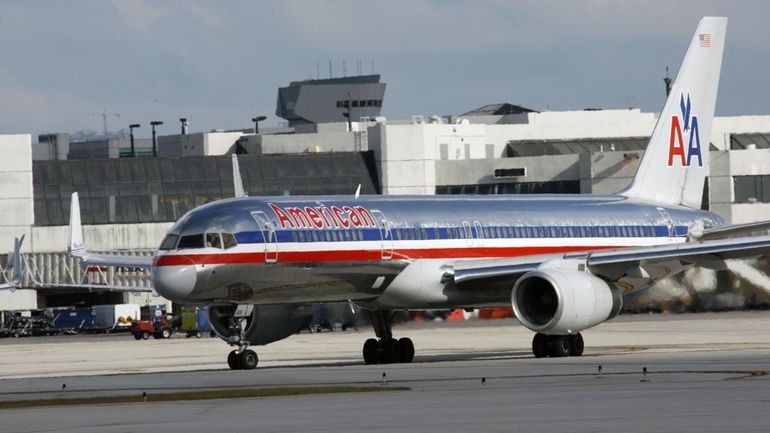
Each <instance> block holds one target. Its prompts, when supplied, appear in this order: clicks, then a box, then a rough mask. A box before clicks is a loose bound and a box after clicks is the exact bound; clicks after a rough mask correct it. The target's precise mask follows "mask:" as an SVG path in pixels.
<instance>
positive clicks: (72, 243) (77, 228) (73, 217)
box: [67, 192, 86, 257]
mask: <svg viewBox="0 0 770 433" xmlns="http://www.w3.org/2000/svg"><path fill="white" fill-rule="evenodd" d="M69 229H70V231H69V244H68V246H67V253H69V255H71V256H75V257H79V256H82V255H83V254H84V253H85V251H86V250H85V246H84V245H83V226H82V225H81V224H80V200H79V199H78V193H76V192H73V193H72V198H71V199H70V227H69Z"/></svg>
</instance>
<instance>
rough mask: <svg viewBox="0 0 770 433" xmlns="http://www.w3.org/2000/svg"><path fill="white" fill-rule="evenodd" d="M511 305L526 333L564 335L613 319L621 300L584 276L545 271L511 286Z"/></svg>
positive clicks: (575, 272) (593, 278)
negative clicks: (530, 331)
mask: <svg viewBox="0 0 770 433" xmlns="http://www.w3.org/2000/svg"><path fill="white" fill-rule="evenodd" d="M511 303H512V304H513V310H514V312H515V313H516V317H517V318H518V319H519V322H521V324H522V325H524V326H526V327H527V328H529V329H530V330H532V331H535V332H539V333H544V334H555V335H566V334H576V333H578V332H580V331H582V330H583V329H587V328H590V327H592V326H596V325H598V324H599V323H602V322H604V321H607V320H609V319H611V318H613V317H615V316H616V315H617V314H618V313H619V312H620V308H621V307H622V306H623V298H622V296H621V294H620V292H619V291H618V290H617V289H616V288H613V287H610V286H609V285H608V284H607V283H606V282H604V280H602V279H600V278H598V277H596V276H594V275H591V274H589V273H587V272H581V271H578V270H573V269H559V268H547V269H538V270H535V271H530V272H528V273H526V274H524V276H522V277H521V278H520V279H519V280H518V281H517V282H516V284H515V285H514V286H513V291H512V292H511Z"/></svg>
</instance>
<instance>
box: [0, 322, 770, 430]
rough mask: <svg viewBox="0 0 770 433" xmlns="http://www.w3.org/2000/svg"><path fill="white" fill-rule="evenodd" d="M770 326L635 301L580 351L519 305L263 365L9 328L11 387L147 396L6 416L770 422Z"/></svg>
mask: <svg viewBox="0 0 770 433" xmlns="http://www.w3.org/2000/svg"><path fill="white" fill-rule="evenodd" d="M769 329H770V312H744V313H718V314H688V315H628V316H621V317H619V318H617V319H615V320H613V321H610V322H608V323H605V324H602V325H600V326H598V327H596V328H593V329H590V330H587V331H584V333H583V335H584V338H585V342H586V351H585V354H584V355H583V356H582V357H576V358H554V359H535V358H533V357H532V355H531V354H530V349H529V346H530V344H531V338H532V333H531V332H529V331H528V330H526V329H524V328H523V327H521V326H520V325H518V324H517V322H516V321H515V320H495V321H469V322H449V323H447V322H444V323H416V324H408V325H403V326H398V327H395V328H394V334H395V335H396V336H409V337H411V338H412V339H413V340H414V342H415V346H416V351H417V355H416V357H415V361H414V362H413V363H411V364H396V365H375V366H367V365H364V364H363V362H362V360H361V358H360V357H361V355H360V352H361V345H362V343H363V341H364V339H366V338H368V337H370V336H371V334H372V332H371V331H370V330H369V329H361V330H360V331H358V332H355V331H347V332H325V333H320V334H309V333H306V334H305V333H303V334H299V335H295V336H293V337H291V338H289V339H287V340H283V341H281V342H278V343H275V344H271V345H269V346H266V347H259V348H257V351H258V353H259V356H260V366H259V367H258V368H257V369H256V370H253V371H230V370H227V367H226V365H225V356H226V355H227V353H228V352H229V350H230V348H229V347H228V346H227V345H226V344H224V343H223V342H221V341H220V340H219V339H216V338H202V339H185V338H177V339H172V340H167V341H164V340H148V341H134V340H133V338H132V337H130V336H128V335H118V336H112V335H111V336H84V337H53V338H47V337H46V338H28V339H18V340H8V339H6V340H1V341H0V346H1V347H2V356H1V357H0V400H3V401H8V400H26V399H46V398H72V397H99V396H112V395H134V394H135V395H141V394H142V393H145V392H146V393H147V394H148V395H149V399H148V402H147V403H136V404H105V405H96V406H93V405H91V406H73V407H63V406H62V407H47V408H34V409H2V410H0V431H2V432H43V431H58V432H70V431H72V432H75V431H77V432H128V431H147V430H157V431H163V432H182V431H184V432H212V431H260V432H264V431H267V432H273V431H275V432H294V431H298V432H299V431H302V432H305V431H310V430H312V431H314V432H360V431H363V430H366V431H395V430H400V431H409V432H448V431H449V432H453V431H463V432H466V431H506V432H508V431H549V432H550V431H553V432H561V431H565V432H567V431H568V432H582V431H586V432H589V431H591V432H593V431H640V432H641V431H644V432H649V431H653V430H654V431H656V432H660V431H664V432H665V431H672V432H673V431H677V432H680V431H698V432H711V431H714V432H716V431H719V432H723V431H757V432H759V431H762V432H766V431H767V430H768V428H767V426H768V424H770V411H768V410H767V409H768V408H769V407H770V377H768V375H769V374H770V336H769V335H768V332H767V331H768V330H769ZM599 366H601V371H600V369H599ZM645 368H646V370H647V373H646V374H643V369H645ZM383 374H385V382H386V384H385V383H383ZM482 378H483V379H484V380H483V381H482ZM64 384H66V388H65V390H64V391H63V390H62V385H64ZM378 384H379V385H381V386H386V385H394V386H404V387H408V388H409V390H408V391H396V392H388V393H364V394H331V395H309V396H291V397H267V398H246V399H224V400H199V401H178V402H168V403H159V402H152V396H153V395H154V394H158V393H167V392H174V391H193V390H209V389H234V388H246V387H273V386H307V385H353V386H356V385H378Z"/></svg>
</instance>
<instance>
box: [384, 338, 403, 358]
mask: <svg viewBox="0 0 770 433" xmlns="http://www.w3.org/2000/svg"><path fill="white" fill-rule="evenodd" d="M380 344H381V345H382V351H381V352H380V363H382V364H392V363H394V362H398V360H399V359H400V357H401V354H400V350H398V349H399V347H398V340H396V339H394V338H389V339H387V340H383V341H381V342H380Z"/></svg>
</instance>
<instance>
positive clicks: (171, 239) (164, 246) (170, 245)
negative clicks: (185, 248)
mask: <svg viewBox="0 0 770 433" xmlns="http://www.w3.org/2000/svg"><path fill="white" fill-rule="evenodd" d="M177 240H179V236H177V235H168V236H166V239H163V242H161V243H160V248H158V249H159V250H173V249H174V248H175V247H176V241H177Z"/></svg>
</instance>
